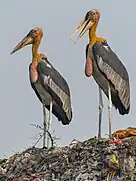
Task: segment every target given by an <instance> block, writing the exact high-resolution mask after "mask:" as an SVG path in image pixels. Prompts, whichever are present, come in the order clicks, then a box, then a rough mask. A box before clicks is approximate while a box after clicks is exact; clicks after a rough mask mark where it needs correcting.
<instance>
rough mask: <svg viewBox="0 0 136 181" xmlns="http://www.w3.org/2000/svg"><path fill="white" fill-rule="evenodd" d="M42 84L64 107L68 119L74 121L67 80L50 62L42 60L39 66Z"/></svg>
mask: <svg viewBox="0 0 136 181" xmlns="http://www.w3.org/2000/svg"><path fill="white" fill-rule="evenodd" d="M38 72H39V76H40V78H41V83H42V84H43V86H44V87H45V89H48V91H49V92H50V94H51V95H52V97H53V99H54V100H55V101H56V102H57V104H58V105H60V107H62V109H63V111H64V112H65V114H66V116H67V118H68V119H69V120H70V121H71V119H72V107H71V95H70V89H69V86H68V84H67V82H66V80H65V79H64V78H63V77H62V76H61V75H60V73H59V72H58V71H57V70H56V69H55V68H54V67H53V66H52V65H51V63H50V62H49V61H48V60H45V59H42V60H41V61H40V62H39V64H38Z"/></svg>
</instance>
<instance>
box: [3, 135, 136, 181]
mask: <svg viewBox="0 0 136 181" xmlns="http://www.w3.org/2000/svg"><path fill="white" fill-rule="evenodd" d="M123 180H125V181H133V180H136V137H135V136H132V137H129V138H125V139H122V140H121V141H120V142H115V143H114V142H112V143H111V142H109V140H108V139H97V138H90V139H88V140H86V141H84V142H80V141H78V140H73V141H72V143H71V144H70V145H69V146H65V147H62V148H61V147H54V148H51V149H49V150H47V149H46V148H44V149H42V148H35V147H32V148H28V149H27V150H25V151H23V152H22V153H17V154H14V155H13V156H11V157H10V158H9V159H1V160H0V181H123Z"/></svg>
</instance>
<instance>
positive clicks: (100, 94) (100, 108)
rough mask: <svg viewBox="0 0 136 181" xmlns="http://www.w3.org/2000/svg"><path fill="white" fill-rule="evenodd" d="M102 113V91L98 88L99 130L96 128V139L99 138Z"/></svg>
mask: <svg viewBox="0 0 136 181" xmlns="http://www.w3.org/2000/svg"><path fill="white" fill-rule="evenodd" d="M102 112H103V100H102V90H101V88H100V87H99V128H98V138H101V124H102Z"/></svg>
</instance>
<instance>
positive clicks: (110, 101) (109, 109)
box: [108, 84, 112, 138]
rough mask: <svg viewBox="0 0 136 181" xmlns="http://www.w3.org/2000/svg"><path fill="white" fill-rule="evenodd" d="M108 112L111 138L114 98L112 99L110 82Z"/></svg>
mask: <svg viewBox="0 0 136 181" xmlns="http://www.w3.org/2000/svg"><path fill="white" fill-rule="evenodd" d="M108 95H109V99H108V114H109V138H111V137H112V136H111V117H112V100H111V88H110V84H108Z"/></svg>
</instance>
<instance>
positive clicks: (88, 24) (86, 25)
mask: <svg viewBox="0 0 136 181" xmlns="http://www.w3.org/2000/svg"><path fill="white" fill-rule="evenodd" d="M93 24H94V22H93V21H92V20H86V21H82V22H81V23H80V24H79V26H78V27H77V28H76V30H75V31H74V32H73V34H72V35H71V37H70V38H71V39H72V37H73V36H74V35H75V34H76V33H78V32H79V31H80V30H81V31H80V34H79V35H78V37H77V39H76V41H77V40H78V39H80V38H81V37H82V36H83V35H84V34H85V32H86V31H87V30H89V29H90V28H91V27H92V25H93ZM76 41H75V42H74V43H76Z"/></svg>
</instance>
